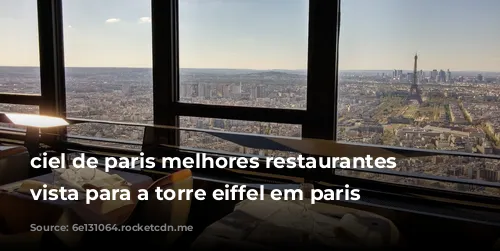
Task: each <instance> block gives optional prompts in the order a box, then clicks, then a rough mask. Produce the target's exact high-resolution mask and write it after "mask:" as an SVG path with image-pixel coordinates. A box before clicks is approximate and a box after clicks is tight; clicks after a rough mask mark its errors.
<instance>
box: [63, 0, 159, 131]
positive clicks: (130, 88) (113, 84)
mask: <svg viewBox="0 0 500 251" xmlns="http://www.w3.org/2000/svg"><path fill="white" fill-rule="evenodd" d="M118 7H119V8H118ZM63 11H64V39H65V40H64V46H65V63H66V98H67V111H68V112H67V116H68V117H76V118H85V119H98V120H110V121H125V122H138V123H152V120H153V90H152V74H151V72H152V71H151V64H152V56H151V51H152V49H151V18H150V13H151V1H135V0H110V1H97V0H90V1H89V0H66V1H63ZM113 128H114V127H113ZM82 130H92V132H85V131H82ZM98 132H102V134H103V136H105V137H107V138H119V139H123V140H137V139H140V138H142V135H136V133H130V134H127V133H123V130H118V129H116V130H114V129H110V128H109V126H108V127H106V126H104V125H97V124H95V125H92V126H80V127H71V128H69V134H78V135H85V136H96V135H100V134H99V133H98ZM113 133H114V134H115V135H113ZM140 134H142V132H141V133H140Z"/></svg>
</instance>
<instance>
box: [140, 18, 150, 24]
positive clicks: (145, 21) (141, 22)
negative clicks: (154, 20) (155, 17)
mask: <svg viewBox="0 0 500 251" xmlns="http://www.w3.org/2000/svg"><path fill="white" fill-rule="evenodd" d="M139 23H140V24H145V23H151V18H150V17H141V18H139Z"/></svg>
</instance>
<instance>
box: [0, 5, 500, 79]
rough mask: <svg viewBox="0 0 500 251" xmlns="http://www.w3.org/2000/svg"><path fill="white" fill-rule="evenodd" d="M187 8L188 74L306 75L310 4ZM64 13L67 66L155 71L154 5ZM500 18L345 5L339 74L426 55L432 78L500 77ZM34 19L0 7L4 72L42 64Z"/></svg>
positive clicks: (71, 8)
mask: <svg viewBox="0 0 500 251" xmlns="http://www.w3.org/2000/svg"><path fill="white" fill-rule="evenodd" d="M180 2H181V4H180V22H179V23H180V64H181V67H184V68H246V69H304V68H305V67H306V64H307V19H308V18H307V13H308V7H307V1H306V0H180ZM63 4H64V6H63V9H64V33H65V34H64V36H65V49H66V51H65V56H66V59H65V60H66V65H67V66H93V67H98V66H103V67H151V23H150V18H149V17H150V16H151V10H150V8H151V6H150V1H148V0H64V1H63ZM499 13H500V1H498V0H481V1H474V0H439V1H435V0H344V1H343V3H342V25H341V34H340V59H339V61H340V65H339V66H340V69H344V70H347V69H353V70H356V69H366V70H369V69H394V68H398V69H399V68H401V69H411V68H412V57H413V54H414V53H415V52H418V53H419V55H420V61H419V63H420V68H423V69H424V70H429V69H434V68H436V69H448V68H449V69H450V70H452V71H453V70H456V71H458V70H484V71H500V50H499V49H498V48H499V46H498V44H499V43H500V29H498V27H497V26H498V24H500V15H499ZM333 14H334V13H332V15H333ZM36 18H37V17H36V1H35V0H0V34H2V39H0V65H14V66H32V65H38V64H39V63H38V60H39V59H38V40H37V24H36V21H37V20H36ZM7 34H8V36H6V35H7Z"/></svg>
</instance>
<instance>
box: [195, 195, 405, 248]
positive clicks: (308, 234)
mask: <svg viewBox="0 0 500 251" xmlns="http://www.w3.org/2000/svg"><path fill="white" fill-rule="evenodd" d="M308 208H309V209H308V210H305V211H304V208H303V204H302V205H301V204H300V203H296V202H293V201H274V200H272V199H271V198H270V196H269V195H266V196H265V199H264V200H256V201H250V200H245V201H242V202H240V203H239V204H237V205H236V207H235V209H234V211H233V212H232V213H230V214H228V215H227V216H225V217H224V218H222V219H221V220H218V221H216V222H215V223H213V224H212V225H210V226H208V227H207V228H206V229H205V230H204V231H203V233H202V234H200V236H199V237H198V238H197V239H196V240H195V242H193V244H192V246H191V248H192V250H207V249H209V250H211V249H227V248H229V249H230V250H235V249H238V250H256V249H259V250H281V249H284V248H292V249H308V250H309V248H313V250H323V249H324V250H331V249H332V248H346V247H347V248H363V247H389V246H394V245H396V244H397V243H398V240H399V231H398V229H397V228H396V226H395V225H394V224H393V223H392V221H390V220H389V219H386V218H384V217H382V216H380V215H377V214H373V213H370V212H366V211H361V210H357V209H353V208H348V207H341V206H336V205H333V204H326V203H315V204H313V205H310V206H309V207H308ZM347 214H349V215H355V217H358V218H359V219H363V220H364V221H365V223H368V225H373V226H368V227H369V228H370V231H372V230H373V231H375V232H377V233H376V234H377V236H379V237H380V238H379V241H378V242H377V243H373V242H370V241H368V242H366V241H365V239H356V238H353V236H349V235H346V234H342V233H343V232H341V231H336V230H337V229H338V227H339V226H341V221H342V218H343V217H344V216H345V215H347ZM365 223H364V224H365ZM375 225H377V226H375ZM372 227H373V228H372ZM370 233H371V232H370Z"/></svg>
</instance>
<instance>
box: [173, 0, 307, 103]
mask: <svg viewBox="0 0 500 251" xmlns="http://www.w3.org/2000/svg"><path fill="white" fill-rule="evenodd" d="M179 12H180V13H179V16H180V17H179V18H180V21H179V36H180V39H179V40H180V42H179V49H180V55H179V57H180V59H179V60H180V67H181V76H180V88H179V91H180V93H179V94H180V99H181V101H182V102H192V103H202V104H212V105H234V106H253V107H256V106H257V107H267V108H287V109H305V108H306V89H307V88H306V87H307V86H306V70H305V69H306V66H307V37H308V36H307V25H308V1H306V0H287V1H282V0H220V1H211V0H180V6H179Z"/></svg>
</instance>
